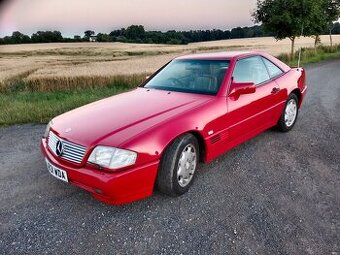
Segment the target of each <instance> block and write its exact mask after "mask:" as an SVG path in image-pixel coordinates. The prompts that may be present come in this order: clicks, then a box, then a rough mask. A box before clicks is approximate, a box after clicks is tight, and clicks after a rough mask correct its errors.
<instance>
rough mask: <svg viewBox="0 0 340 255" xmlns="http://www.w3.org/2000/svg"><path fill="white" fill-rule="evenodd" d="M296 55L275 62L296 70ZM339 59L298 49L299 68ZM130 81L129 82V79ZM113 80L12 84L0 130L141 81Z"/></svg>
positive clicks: (337, 50)
mask: <svg viewBox="0 0 340 255" xmlns="http://www.w3.org/2000/svg"><path fill="white" fill-rule="evenodd" d="M297 58H298V51H297V52H296V54H295V58H294V59H293V60H292V59H291V58H290V57H289V55H287V54H281V55H280V56H279V59H281V60H282V61H283V62H285V63H287V64H288V65H290V66H297ZM334 58H340V45H335V46H334V47H332V48H331V47H328V46H320V47H317V48H316V49H314V48H305V49H302V55H301V65H302V66H303V65H306V64H309V63H316V62H319V61H322V60H328V59H334ZM130 78H131V79H130ZM130 78H129V77H125V78H124V79H115V80H112V81H110V83H109V84H107V85H105V86H104V85H103V84H101V85H100V86H98V87H96V86H95V84H92V85H93V86H90V87H89V88H79V87H78V88H76V89H75V88H72V89H70V90H64V89H61V88H59V90H57V91H35V90H34V88H33V87H32V88H31V87H29V88H28V87H27V86H26V84H24V83H23V82H22V80H20V79H19V80H15V81H13V84H11V86H9V88H10V89H8V90H6V91H5V92H3V93H0V126H8V125H13V124H23V123H47V122H48V121H49V120H50V119H51V118H53V117H54V116H56V115H59V114H61V113H64V112H66V111H69V110H71V109H74V108H76V107H79V106H82V105H85V104H88V103H90V102H93V101H96V100H99V99H102V98H105V97H109V96H112V95H116V94H119V93H122V92H124V91H127V90H130V89H131V88H133V87H136V86H137V85H138V83H139V82H140V79H141V77H139V76H138V77H133V76H131V77H130Z"/></svg>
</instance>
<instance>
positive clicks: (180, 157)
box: [157, 134, 199, 196]
mask: <svg viewBox="0 0 340 255" xmlns="http://www.w3.org/2000/svg"><path fill="white" fill-rule="evenodd" d="M198 159H199V146H198V142H197V139H196V138H195V136H193V135H192V134H185V135H182V136H180V137H178V138H177V139H176V140H175V141H173V143H172V144H171V145H170V146H169V147H168V148H167V149H166V151H165V152H164V154H163V157H162V159H161V162H160V167H159V170H158V176H157V187H158V189H159V190H160V191H161V192H162V193H164V194H167V195H170V196H179V195H182V194H184V193H186V192H187V191H188V190H189V188H190V186H191V185H192V182H193V179H194V176H195V172H196V168H197V165H198Z"/></svg>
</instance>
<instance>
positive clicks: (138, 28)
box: [126, 25, 145, 40]
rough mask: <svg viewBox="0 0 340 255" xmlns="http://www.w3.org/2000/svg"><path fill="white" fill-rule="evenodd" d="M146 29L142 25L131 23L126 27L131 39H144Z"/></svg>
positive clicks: (127, 34) (127, 36) (128, 36)
mask: <svg viewBox="0 0 340 255" xmlns="http://www.w3.org/2000/svg"><path fill="white" fill-rule="evenodd" d="M144 36H145V29H144V26H142V25H131V26H129V27H128V28H127V29H126V38H127V39H129V40H137V39H144Z"/></svg>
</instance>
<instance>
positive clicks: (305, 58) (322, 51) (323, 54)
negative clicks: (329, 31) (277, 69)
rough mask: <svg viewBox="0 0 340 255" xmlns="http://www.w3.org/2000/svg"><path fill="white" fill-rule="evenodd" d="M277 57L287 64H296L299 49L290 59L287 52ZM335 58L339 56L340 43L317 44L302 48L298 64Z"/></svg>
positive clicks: (302, 64)
mask: <svg viewBox="0 0 340 255" xmlns="http://www.w3.org/2000/svg"><path fill="white" fill-rule="evenodd" d="M278 58H279V59H280V60H281V61H283V62H285V63H286V64H287V65H289V66H292V67H293V66H297V64H298V58H299V51H296V52H295V56H294V59H291V57H290V56H289V54H281V55H279V56H278ZM336 58H340V44H337V45H334V46H333V47H330V46H319V47H317V48H302V49H301V63H300V66H304V65H307V64H311V63H317V62H320V61H323V60H330V59H336Z"/></svg>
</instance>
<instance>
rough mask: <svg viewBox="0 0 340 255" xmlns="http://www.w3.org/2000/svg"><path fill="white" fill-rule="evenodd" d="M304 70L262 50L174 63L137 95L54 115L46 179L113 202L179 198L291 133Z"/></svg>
mask: <svg viewBox="0 0 340 255" xmlns="http://www.w3.org/2000/svg"><path fill="white" fill-rule="evenodd" d="M305 80H306V77H305V71H304V70H303V69H302V68H293V69H292V68H290V67H288V66H287V65H285V64H284V63H282V62H281V61H279V60H278V59H276V58H274V57H272V56H270V55H268V54H265V53H257V52H226V53H209V54H199V55H188V56H182V57H178V58H175V59H174V60H172V61H170V62H169V63H168V64H166V65H165V66H163V67H162V68H161V69H159V70H158V71H157V72H156V73H155V74H153V75H152V76H151V77H149V78H148V79H147V80H146V81H145V82H144V83H143V84H141V85H140V86H139V87H138V88H137V89H135V90H132V91H129V92H126V93H122V94H120V95H117V96H113V97H109V98H106V99H103V100H101V101H98V102H95V103H92V104H89V105H86V106H83V107H80V108H78V109H75V110H73V111H70V112H67V113H65V114H62V115H60V116H58V117H56V118H54V119H53V120H52V121H51V122H50V123H49V125H48V126H47V129H46V132H45V135H44V137H43V139H42V142H41V150H42V152H43V155H44V157H45V160H46V164H47V168H48V170H49V172H50V173H51V174H52V175H53V176H55V177H57V178H58V179H60V180H63V181H65V182H70V183H72V184H74V185H76V186H79V187H81V188H83V189H85V190H87V191H89V192H91V193H92V194H93V196H94V197H96V198H97V199H100V200H101V201H104V202H106V203H112V204H122V203H128V202H131V201H134V200H137V199H141V198H144V197H147V196H149V195H151V194H152V192H153V190H154V188H155V186H157V188H158V189H159V190H160V191H161V192H163V193H165V194H168V195H171V196H178V195H181V194H183V193H185V192H187V191H188V189H189V187H190V186H191V185H192V182H193V179H194V176H195V170H196V168H197V164H198V163H199V162H209V161H211V160H213V159H215V158H216V157H218V156H219V155H221V154H222V153H225V152H226V151H228V150H230V149H231V148H233V147H235V146H237V145H238V144H240V143H242V142H244V141H246V140H248V139H250V138H252V137H253V136H255V135H257V134H259V133H261V132H263V131H265V130H266V129H268V128H270V127H273V126H277V128H278V129H279V130H281V131H283V132H286V131H289V130H291V129H292V128H293V126H294V124H295V122H296V119H297V116H298V109H299V107H300V106H301V103H302V101H303V99H304V96H305V94H306V89H307V86H306V85H305Z"/></svg>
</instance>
